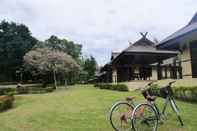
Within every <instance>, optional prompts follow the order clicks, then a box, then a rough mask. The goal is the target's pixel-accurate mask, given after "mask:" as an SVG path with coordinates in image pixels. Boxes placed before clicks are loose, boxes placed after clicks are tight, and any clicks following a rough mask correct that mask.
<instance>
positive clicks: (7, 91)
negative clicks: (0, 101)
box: [0, 87, 16, 96]
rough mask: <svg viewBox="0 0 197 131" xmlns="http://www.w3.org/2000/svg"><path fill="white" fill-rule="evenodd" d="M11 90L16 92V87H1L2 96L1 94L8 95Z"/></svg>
mask: <svg viewBox="0 0 197 131" xmlns="http://www.w3.org/2000/svg"><path fill="white" fill-rule="evenodd" d="M9 92H12V93H15V92H16V89H15V88H9V87H8V88H0V96H1V95H7V94H8V93H9Z"/></svg>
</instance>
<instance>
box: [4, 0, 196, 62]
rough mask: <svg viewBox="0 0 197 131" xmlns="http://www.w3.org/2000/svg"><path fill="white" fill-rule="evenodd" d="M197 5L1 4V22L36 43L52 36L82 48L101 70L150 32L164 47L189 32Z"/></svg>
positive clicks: (131, 1) (138, 1)
mask: <svg viewBox="0 0 197 131" xmlns="http://www.w3.org/2000/svg"><path fill="white" fill-rule="evenodd" d="M195 12H197V0H0V20H7V21H14V22H17V23H23V24H25V25H26V26H28V27H29V29H30V30H31V33H32V35H33V36H34V37H36V38H37V39H39V40H45V39H48V38H49V37H50V36H51V35H56V36H58V37H59V38H66V39H68V40H72V41H75V42H77V43H80V44H82V45H83V54H84V55H85V56H89V55H93V56H94V57H95V58H96V60H97V62H98V64H99V65H104V64H105V63H107V62H109V60H110V57H111V52H112V51H116V52H119V51H121V50H123V49H124V48H126V47H128V46H129V42H128V41H130V42H132V43H134V42H135V41H137V40H138V39H140V38H141V35H140V34H139V32H148V36H147V37H148V38H149V39H151V40H153V39H154V38H157V39H158V40H159V41H161V40H162V39H164V38H165V37H167V36H168V35H170V34H172V33H173V32H175V31H176V30H178V29H179V28H181V27H183V26H185V25H186V24H187V23H188V22H189V21H190V19H191V18H192V16H193V15H194V14H195Z"/></svg>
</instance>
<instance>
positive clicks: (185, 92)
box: [150, 85, 197, 102]
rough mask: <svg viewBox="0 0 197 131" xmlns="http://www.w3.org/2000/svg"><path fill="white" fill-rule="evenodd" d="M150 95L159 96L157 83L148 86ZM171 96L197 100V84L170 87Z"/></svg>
mask: <svg viewBox="0 0 197 131" xmlns="http://www.w3.org/2000/svg"><path fill="white" fill-rule="evenodd" d="M150 92H151V94H152V95H156V96H161V93H160V89H159V86H158V85H152V87H151V88H150ZM172 92H173V96H174V97H175V98H177V99H179V100H183V101H191V102H197V86H193V87H183V86H182V87H172Z"/></svg>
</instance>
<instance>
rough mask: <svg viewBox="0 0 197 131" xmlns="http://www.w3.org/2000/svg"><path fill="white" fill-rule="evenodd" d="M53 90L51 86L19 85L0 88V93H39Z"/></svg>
mask: <svg viewBox="0 0 197 131" xmlns="http://www.w3.org/2000/svg"><path fill="white" fill-rule="evenodd" d="M52 91H54V88H53V87H46V88H41V87H20V88H9V87H7V88H0V96H1V95H14V94H40V93H48V92H52Z"/></svg>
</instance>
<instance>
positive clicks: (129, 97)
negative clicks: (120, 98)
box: [126, 96, 135, 101]
mask: <svg viewBox="0 0 197 131" xmlns="http://www.w3.org/2000/svg"><path fill="white" fill-rule="evenodd" d="M134 98H135V97H134V96H128V97H126V101H132V100H133V99H134Z"/></svg>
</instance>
